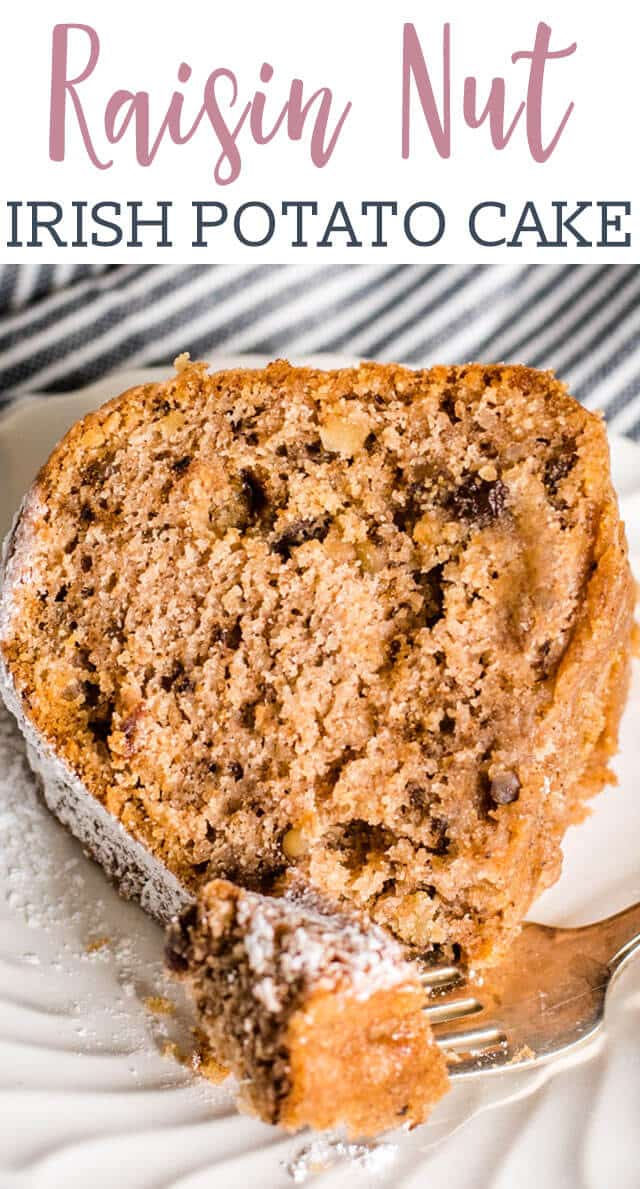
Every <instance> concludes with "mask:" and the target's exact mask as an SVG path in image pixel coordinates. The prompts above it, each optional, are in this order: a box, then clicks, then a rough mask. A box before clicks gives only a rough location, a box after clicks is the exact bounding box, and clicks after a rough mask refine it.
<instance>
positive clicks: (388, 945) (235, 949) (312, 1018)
mask: <svg viewBox="0 0 640 1189" xmlns="http://www.w3.org/2000/svg"><path fill="white" fill-rule="evenodd" d="M167 963H168V965H169V968H170V969H171V970H172V971H173V972H174V973H176V974H178V975H179V976H180V977H182V978H183V979H185V980H186V982H187V984H188V985H189V989H190V991H191V993H192V995H193V998H194V1000H195V1003H196V1006H197V1009H198V1013H199V1024H200V1028H201V1030H202V1032H203V1034H204V1037H205V1041H206V1043H207V1045H208V1047H210V1050H211V1052H212V1053H213V1056H214V1057H215V1060H216V1061H217V1062H220V1064H221V1065H223V1066H225V1067H226V1068H228V1069H230V1070H231V1071H232V1072H233V1073H234V1074H235V1076H236V1078H237V1079H238V1082H239V1089H240V1103H241V1104H242V1105H244V1106H245V1107H246V1108H247V1109H249V1110H250V1111H252V1112H253V1113H255V1114H257V1115H259V1116H260V1118H261V1119H263V1120H264V1121H265V1122H267V1123H278V1124H279V1125H280V1126H282V1127H285V1128H287V1129H288V1130H291V1131H295V1130H297V1129H298V1128H300V1127H306V1126H310V1127H316V1128H319V1129H321V1130H325V1129H327V1128H333V1127H338V1126H340V1125H344V1126H345V1127H346V1129H347V1131H348V1132H349V1134H350V1135H351V1136H355V1137H357V1136H371V1135H376V1134H378V1133H379V1132H381V1131H386V1130H387V1129H388V1128H391V1127H398V1126H400V1125H402V1124H410V1125H416V1124H418V1123H422V1122H423V1121H424V1119H425V1118H426V1116H427V1114H428V1112H429V1109H430V1107H431V1106H432V1105H433V1103H434V1102H435V1101H437V1099H438V1098H440V1096H441V1095H442V1094H443V1093H444V1091H445V1089H446V1087H447V1073H446V1066H445V1061H444V1058H443V1056H442V1054H441V1052H440V1050H439V1049H438V1047H437V1045H436V1044H435V1042H434V1041H433V1038H432V1035H431V1030H430V1028H429V1025H428V1023H427V1019H426V1016H425V1014H424V1008H425V1006H426V1001H427V1000H426V993H425V991H424V989H423V988H422V986H421V984H420V982H419V979H418V976H417V972H416V970H415V969H414V968H413V967H412V966H410V965H409V963H408V962H407V961H406V960H405V959H404V956H403V953H402V950H401V947H400V946H399V945H398V943H397V942H395V941H393V939H392V938H390V937H389V936H388V934H387V933H385V932H384V931H383V930H382V929H379V928H377V927H376V926H370V925H367V923H366V922H365V921H361V920H360V919H359V918H358V916H357V915H356V914H350V915H348V916H346V915H344V914H342V913H336V912H332V911H330V910H329V909H328V908H327V907H326V906H325V905H324V904H323V903H322V902H321V901H320V900H318V899H317V898H316V897H314V896H312V895H309V894H307V895H303V896H302V897H301V898H299V899H297V900H296V901H292V900H291V899H289V898H287V897H278V898H276V897H269V896H263V895H260V894H259V893H256V892H248V891H243V890H241V889H239V888H238V887H235V886H234V885H233V884H230V883H228V882H227V881H225V880H214V881H212V882H211V883H209V884H207V885H206V886H205V887H204V888H203V889H202V891H201V893H200V895H199V898H198V902H197V906H196V905H193V906H192V907H190V908H188V909H187V910H186V912H185V913H184V914H183V916H182V918H181V920H180V921H177V922H176V923H175V924H174V925H172V926H171V928H170V929H169V933H168V943H167Z"/></svg>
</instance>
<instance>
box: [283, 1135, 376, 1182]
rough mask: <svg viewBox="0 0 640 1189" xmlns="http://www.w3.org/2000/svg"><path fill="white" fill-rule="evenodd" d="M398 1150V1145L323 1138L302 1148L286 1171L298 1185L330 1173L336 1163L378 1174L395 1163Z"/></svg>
mask: <svg viewBox="0 0 640 1189" xmlns="http://www.w3.org/2000/svg"><path fill="white" fill-rule="evenodd" d="M397 1152H398V1148H397V1145H396V1144H387V1143H382V1144H375V1143H371V1144H351V1143H347V1142H346V1141H345V1140H341V1139H330V1138H324V1137H323V1138H321V1139H317V1140H314V1141H313V1143H310V1144H306V1145H305V1147H304V1148H301V1149H300V1151H299V1152H297V1153H296V1155H295V1156H294V1158H293V1160H291V1161H289V1163H288V1164H287V1165H286V1170H287V1172H288V1174H289V1176H290V1177H291V1180H292V1181H293V1182H294V1183H295V1184H296V1185H303V1184H304V1183H305V1182H306V1181H308V1180H309V1178H310V1177H312V1176H314V1175H317V1174H318V1173H322V1172H326V1171H327V1170H328V1169H330V1168H332V1167H334V1166H335V1165H336V1164H348V1165H350V1166H351V1168H353V1169H359V1170H360V1171H362V1172H366V1173H369V1174H370V1175H373V1176H375V1175H376V1173H382V1172H384V1171H386V1169H388V1168H389V1167H390V1166H391V1164H392V1163H393V1161H394V1160H395V1158H396V1156H397Z"/></svg>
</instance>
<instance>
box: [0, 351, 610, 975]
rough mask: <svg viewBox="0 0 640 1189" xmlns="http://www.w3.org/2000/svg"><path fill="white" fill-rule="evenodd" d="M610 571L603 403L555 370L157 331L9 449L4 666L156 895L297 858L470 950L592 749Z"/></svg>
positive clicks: (603, 720)
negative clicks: (230, 349)
mask: <svg viewBox="0 0 640 1189" xmlns="http://www.w3.org/2000/svg"><path fill="white" fill-rule="evenodd" d="M632 598H633V595H632V582H631V577H630V572H629V566H628V560H627V552H626V544H625V538H624V530H623V526H622V525H621V523H620V520H619V517H618V511H617V506H616V501H615V496H614V494H613V490H612V486H611V480H610V475H609V460H608V450H607V444H606V437H605V430H604V426H603V424H602V421H601V420H600V419H599V418H598V417H596V416H594V415H593V414H591V413H589V412H587V411H586V410H585V409H584V408H582V407H581V406H580V405H579V404H577V403H576V402H575V401H574V400H573V399H572V398H571V397H570V396H569V395H568V394H567V392H566V389H565V387H564V385H563V384H561V383H560V382H559V381H557V380H556V379H555V378H554V376H553V374H552V373H549V372H545V373H541V372H536V371H533V370H530V369H527V368H524V367H506V366H505V367H500V366H491V367H485V366H480V365H472V366H468V367H436V368H432V369H431V370H428V371H410V370H408V369H404V368H401V367H396V366H382V365H377V364H363V365H361V366H360V367H358V368H354V369H352V370H343V371H335V372H323V371H315V370H308V369H302V368H300V369H299V368H293V367H290V366H289V365H288V364H287V363H284V362H276V363H273V364H271V365H270V366H269V367H267V368H266V369H264V370H256V371H244V370H239V371H227V372H221V373H218V374H216V375H210V374H208V372H207V368H206V365H205V364H192V365H191V364H188V365H187V364H185V363H184V361H180V367H179V370H178V373H177V375H175V376H174V377H173V378H172V379H170V380H169V381H168V382H167V383H165V384H148V385H144V386H142V387H139V388H135V389H133V390H131V391H130V392H128V393H125V394H124V395H123V396H121V397H118V398H117V399H116V400H114V401H112V402H111V403H109V404H107V405H106V406H105V407H104V408H102V409H101V410H99V411H98V412H97V413H94V414H91V415H89V416H88V417H86V418H85V419H84V420H83V421H82V422H80V423H79V424H78V425H76V426H75V427H74V428H73V429H72V430H71V431H70V432H69V434H68V435H67V436H66V438H65V439H64V440H63V442H62V443H61V444H60V445H59V446H58V447H57V449H56V450H55V451H54V453H53V455H52V456H51V458H50V460H49V462H48V463H47V465H46V466H45V467H44V468H43V470H42V471H41V473H40V475H39V476H38V478H37V480H36V483H35V485H34V487H33V489H32V491H31V493H30V494H29V496H28V498H27V500H26V502H25V504H24V507H23V509H22V512H21V515H20V517H19V520H18V523H17V526H16V528H15V530H14V533H13V536H12V539H11V541H10V544H9V548H8V555H7V560H6V573H5V578H4V586H3V596H2V612H1V619H0V638H1V652H2V658H3V667H4V677H5V687H6V696H7V700H8V702H9V703H10V705H11V706H12V707H13V709H14V711H15V712H16V713H17V714H18V716H19V717H20V718H21V720H22V722H23V725H24V726H25V729H26V732H27V735H28V737H29V738H30V741H31V755H32V760H33V762H34V764H35V766H36V767H39V770H40V771H41V774H42V776H43V782H44V785H45V795H46V796H47V798H48V800H49V803H50V804H51V805H52V806H53V807H54V808H55V810H56V812H57V813H58V814H59V816H61V817H62V819H63V820H65V821H66V822H67V823H68V824H70V825H71V828H72V829H74V830H75V832H76V833H78V834H79V835H80V836H81V837H83V839H84V841H85V844H86V845H88V846H89V847H90V848H91V849H92V850H93V851H94V852H95V853H96V854H97V855H98V857H99V858H100V860H101V861H102V862H103V864H104V865H105V867H106V868H107V869H108V870H110V871H111V872H112V874H115V876H116V878H117V879H118V880H119V881H120V883H121V885H122V886H123V888H124V890H125V892H126V893H128V894H131V893H134V894H138V895H141V896H142V898H143V901H145V898H146V904H147V906H148V907H150V908H151V909H152V910H153V911H154V912H156V913H157V914H158V915H160V916H163V915H164V916H166V915H169V913H170V912H171V911H173V910H174V908H175V907H176V904H177V903H178V902H179V901H180V899H181V897H182V898H184V889H186V890H188V891H195V890H197V888H198V887H199V886H202V885H203V884H205V883H206V882H207V881H208V880H210V879H212V878H214V877H216V876H224V877H226V878H229V879H232V880H234V881H235V882H236V883H239V884H241V885H244V886H247V887H253V888H259V889H262V890H265V889H268V888H269V887H270V885H271V883H272V881H273V880H275V879H277V878H278V877H279V876H281V874H282V873H283V871H284V870H285V869H286V868H288V867H296V868H298V869H299V872H300V874H301V876H302V877H303V878H304V879H305V880H306V881H307V882H308V883H309V884H311V885H312V886H315V887H316V888H317V889H319V890H320V891H321V892H323V893H324V894H326V895H327V896H329V897H330V898H331V899H332V900H333V901H336V900H337V901H340V900H341V899H343V900H344V901H345V902H349V903H352V904H354V905H357V906H360V907H362V908H364V909H366V910H368V912H369V913H370V914H371V916H372V917H373V918H374V920H376V921H377V922H379V923H380V924H382V925H384V926H386V927H387V928H389V929H390V930H392V931H393V932H394V933H395V934H396V935H397V936H399V937H400V938H402V939H403V940H405V941H407V942H409V943H411V944H414V945H416V946H419V947H420V948H422V949H430V948H431V949H433V950H434V952H435V953H436V954H437V953H442V952H444V953H446V954H451V953H453V954H454V956H457V955H458V953H459V952H460V951H461V952H462V953H463V955H464V956H465V957H466V958H467V959H469V960H473V961H476V962H482V961H487V960H491V959H492V958H493V957H495V956H496V955H497V954H498V953H499V951H500V949H501V947H503V946H504V944H506V943H507V942H508V940H509V938H510V937H511V936H512V935H513V933H514V931H515V930H516V929H517V927H518V924H519V922H520V921H521V919H522V917H523V915H524V914H525V912H526V910H527V908H528V906H529V904H530V903H531V900H532V898H533V897H534V896H535V895H536V894H537V893H538V892H540V891H541V890H542V889H543V888H544V887H545V886H547V885H548V884H549V883H551V882H552V881H553V880H554V879H555V878H556V877H557V875H558V872H559V866H560V853H561V852H560V842H561V837H562V834H563V831H564V830H565V828H566V826H567V825H568V824H569V822H570V821H571V820H575V818H576V815H579V812H580V806H581V804H582V801H583V799H584V797H586V796H588V795H590V794H592V793H594V792H596V791H597V790H598V789H599V788H600V787H601V786H602V785H603V784H604V783H605V782H606V781H607V779H609V774H608V771H607V758H608V757H609V756H610V755H611V753H612V752H613V751H614V749H615V746H616V735H617V726H618V719H619V715H620V711H621V707H622V702H623V699H624V694H625V689H626V682H627V671H628V658H629V652H630V633H631V622H632ZM85 790H88V793H89V794H90V796H89V795H88V794H87V793H86V792H85ZM98 803H99V804H98ZM105 810H106V812H105ZM114 818H115V819H118V820H119V822H120V823H122V826H124V827H125V828H126V832H128V835H129V836H133V838H134V839H136V840H137V842H138V843H139V844H140V845H135V844H132V843H130V842H129V839H128V836H127V833H126V832H125V830H122V829H120V830H119V831H118V828H117V827H115V824H114ZM155 860H159V863H158V862H156V861H155ZM161 864H162V865H163V866H161ZM166 869H168V873H171V874H168V873H167V871H166ZM150 888H151V889H152V890H151V892H150V891H149V889H150Z"/></svg>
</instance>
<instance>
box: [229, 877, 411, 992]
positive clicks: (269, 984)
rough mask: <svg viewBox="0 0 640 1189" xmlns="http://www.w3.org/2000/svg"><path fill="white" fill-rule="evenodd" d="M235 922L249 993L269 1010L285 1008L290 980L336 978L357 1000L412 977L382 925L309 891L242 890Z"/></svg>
mask: <svg viewBox="0 0 640 1189" xmlns="http://www.w3.org/2000/svg"><path fill="white" fill-rule="evenodd" d="M236 921H237V924H238V925H239V926H240V928H241V930H243V931H244V932H243V936H242V944H243V946H244V950H245V953H246V955H247V960H248V963H249V967H250V969H251V970H252V972H253V973H254V974H255V975H256V976H257V978H256V981H255V983H254V984H253V988H252V991H253V995H254V998H256V999H257V1000H258V1001H259V1002H260V1003H261V1004H262V1006H263V1007H264V1008H265V1009H266V1010H267V1011H268V1012H270V1013H272V1014H278V1013H279V1012H280V1011H281V1010H283V1008H284V1005H285V1003H286V1002H287V1001H288V997H289V996H288V992H289V990H290V988H291V987H292V986H294V985H300V984H306V985H307V986H308V985H311V984H313V985H315V986H317V987H327V988H330V987H333V986H335V985H336V984H338V983H340V984H341V985H342V986H343V987H345V989H348V990H349V992H350V993H351V994H353V995H354V996H355V997H356V998H358V999H366V998H368V996H369V995H371V994H373V993H374V992H375V991H379V990H381V989H382V988H386V987H392V986H397V985H398V984H400V983H403V982H407V981H408V980H411V979H412V978H413V977H414V976H413V975H412V972H411V969H410V967H409V965H408V963H407V962H406V961H405V959H404V956H403V953H402V950H401V948H400V946H399V945H398V944H397V943H396V942H395V941H393V940H392V939H391V938H390V937H388V936H387V934H385V933H384V932H383V931H382V930H381V929H379V928H378V927H377V926H375V925H371V924H370V923H369V922H366V924H364V923H363V924H361V923H360V921H359V920H358V918H356V917H351V916H348V915H345V914H342V913H339V912H335V911H334V912H331V911H327V910H324V909H323V906H322V905H320V904H319V902H317V901H316V900H315V899H313V898H311V897H309V896H306V897H305V896H303V897H302V898H300V897H298V898H297V899H296V900H289V899H287V898H286V897H280V898H273V897H267V896H262V895H260V894H259V893H256V892H242V893H241V894H240V896H239V898H238V901H237V908H236Z"/></svg>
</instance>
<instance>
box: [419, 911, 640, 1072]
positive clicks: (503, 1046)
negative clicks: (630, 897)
mask: <svg viewBox="0 0 640 1189" xmlns="http://www.w3.org/2000/svg"><path fill="white" fill-rule="evenodd" d="M639 950H640V903H639V904H634V905H632V906H631V907H630V908H627V909H624V910H623V911H622V912H618V913H616V914H615V916H611V917H606V918H605V919H604V920H602V921H597V922H595V923H594V924H593V925H584V926H582V927H581V928H578V929H557V928H553V927H550V926H547V925H535V924H525V925H524V926H523V928H522V932H521V933H520V935H519V937H518V938H517V940H516V941H515V942H514V944H513V945H512V946H511V949H510V950H509V953H508V955H507V956H506V958H505V959H504V960H503V962H502V963H501V965H499V966H497V967H495V969H490V970H488V971H487V972H485V973H484V975H483V976H482V977H480V976H477V975H473V974H466V975H465V974H464V973H463V972H462V971H461V970H460V969H459V967H457V966H434V967H427V966H425V967H424V968H423V972H422V974H421V981H422V982H423V984H424V986H425V988H426V989H427V990H428V991H429V997H430V1002H429V1006H428V1007H427V1008H426V1009H425V1010H426V1014H427V1016H428V1018H429V1020H430V1023H431V1024H432V1026H433V1032H434V1036H435V1039H436V1041H437V1042H438V1044H439V1045H440V1046H441V1048H442V1049H443V1050H444V1051H445V1054H446V1057H447V1061H448V1065H449V1076H450V1077H452V1078H461V1077H471V1076H474V1075H478V1074H485V1073H490V1072H496V1071H498V1070H503V1069H505V1068H506V1067H508V1068H513V1069H522V1068H525V1067H527V1066H531V1065H537V1064H539V1063H541V1062H543V1061H549V1060H551V1059H552V1058H555V1057H559V1056H560V1055H561V1054H564V1053H566V1052H569V1051H570V1050H573V1049H575V1048H577V1046H579V1045H582V1044H584V1043H585V1042H586V1041H588V1040H589V1039H591V1038H592V1037H593V1036H594V1035H595V1034H596V1033H597V1032H598V1031H599V1029H600V1028H601V1027H602V1023H603V1019H604V1006H605V999H606V996H607V991H608V989H609V987H610V986H611V983H612V982H613V980H614V978H616V976H617V975H618V974H619V973H620V971H621V970H622V968H623V966H625V965H626V963H627V962H628V961H629V960H630V959H631V958H632V956H633V955H634V954H635V953H637V952H638V951H639Z"/></svg>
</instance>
